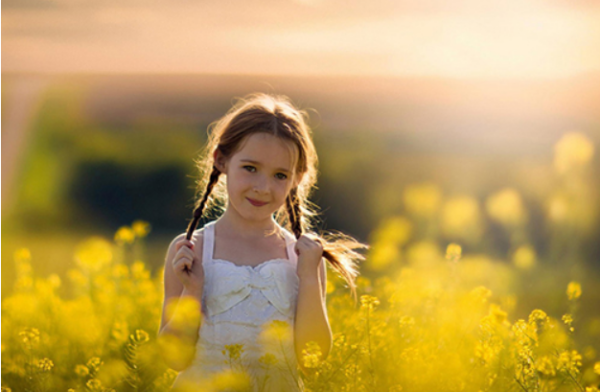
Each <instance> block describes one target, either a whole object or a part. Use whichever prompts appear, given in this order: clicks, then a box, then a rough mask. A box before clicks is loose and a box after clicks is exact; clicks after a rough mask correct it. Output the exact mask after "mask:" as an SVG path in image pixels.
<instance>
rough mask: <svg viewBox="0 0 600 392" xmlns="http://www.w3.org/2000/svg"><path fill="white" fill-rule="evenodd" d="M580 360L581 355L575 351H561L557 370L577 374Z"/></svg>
mask: <svg viewBox="0 0 600 392" xmlns="http://www.w3.org/2000/svg"><path fill="white" fill-rule="evenodd" d="M581 359H582V358H581V355H579V353H578V352H577V351H576V350H572V351H570V352H569V351H563V352H562V353H560V355H559V357H558V366H557V368H558V369H560V370H563V371H566V372H569V373H572V374H579V368H581Z"/></svg>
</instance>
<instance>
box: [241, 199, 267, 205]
mask: <svg viewBox="0 0 600 392" xmlns="http://www.w3.org/2000/svg"><path fill="white" fill-rule="evenodd" d="M246 199H247V200H248V201H249V202H250V204H252V205H253V206H255V207H260V206H264V205H265V204H268V203H266V202H262V201H258V200H253V199H250V198H249V197H247V198H246Z"/></svg>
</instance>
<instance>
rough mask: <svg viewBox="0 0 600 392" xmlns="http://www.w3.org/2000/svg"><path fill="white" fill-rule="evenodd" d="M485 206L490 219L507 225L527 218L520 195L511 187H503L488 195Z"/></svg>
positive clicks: (518, 222)
mask: <svg viewBox="0 0 600 392" xmlns="http://www.w3.org/2000/svg"><path fill="white" fill-rule="evenodd" d="M485 207H486V210H487V212H488V214H489V215H490V217H491V218H492V219H494V220H495V221H497V222H500V223H501V224H503V225H505V226H508V227H513V226H516V225H519V224H522V223H524V222H525V221H526V220H527V216H526V212H525V208H524V207H523V202H522V201H521V196H520V195H519V192H517V191H516V190H515V189H513V188H505V189H502V190H501V191H498V192H496V193H494V194H493V195H491V196H489V197H488V198H487V200H486V203H485Z"/></svg>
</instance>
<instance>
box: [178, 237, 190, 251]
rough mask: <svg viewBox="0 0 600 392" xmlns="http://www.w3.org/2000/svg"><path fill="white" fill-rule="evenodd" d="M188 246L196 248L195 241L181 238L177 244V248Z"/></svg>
mask: <svg viewBox="0 0 600 392" xmlns="http://www.w3.org/2000/svg"><path fill="white" fill-rule="evenodd" d="M184 247H185V248H188V249H194V243H193V242H192V241H189V240H185V239H184V240H181V241H179V242H178V243H177V245H175V249H177V250H179V249H181V248H184Z"/></svg>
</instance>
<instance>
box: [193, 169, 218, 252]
mask: <svg viewBox="0 0 600 392" xmlns="http://www.w3.org/2000/svg"><path fill="white" fill-rule="evenodd" d="M220 174H221V172H220V171H219V169H217V167H216V166H213V170H212V172H211V173H210V179H209V181H208V184H207V185H206V191H205V192H204V197H202V200H201V201H200V205H199V206H198V207H197V208H196V209H195V210H194V219H192V221H191V222H190V224H189V226H188V228H187V235H186V239H187V240H188V241H189V240H190V239H191V238H192V234H193V233H194V230H195V229H196V226H197V225H198V221H200V218H201V217H202V213H203V212H204V207H205V206H206V202H207V201H208V197H209V196H210V194H211V192H212V190H213V188H214V187H215V185H216V184H217V182H218V181H219V175H220Z"/></svg>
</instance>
